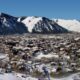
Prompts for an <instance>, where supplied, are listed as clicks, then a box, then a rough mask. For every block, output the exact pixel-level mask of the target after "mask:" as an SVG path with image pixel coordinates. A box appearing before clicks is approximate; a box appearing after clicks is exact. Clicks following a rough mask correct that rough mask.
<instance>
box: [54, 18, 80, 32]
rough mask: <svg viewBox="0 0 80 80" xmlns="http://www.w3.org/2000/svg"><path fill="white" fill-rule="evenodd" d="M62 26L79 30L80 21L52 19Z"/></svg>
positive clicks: (71, 29)
mask: <svg viewBox="0 0 80 80" xmlns="http://www.w3.org/2000/svg"><path fill="white" fill-rule="evenodd" d="M54 21H56V22H57V23H58V24H59V25H61V26H62V27H64V28H66V29H68V30H70V31H75V32H80V22H79V21H78V20H76V19H73V20H64V19H54Z"/></svg>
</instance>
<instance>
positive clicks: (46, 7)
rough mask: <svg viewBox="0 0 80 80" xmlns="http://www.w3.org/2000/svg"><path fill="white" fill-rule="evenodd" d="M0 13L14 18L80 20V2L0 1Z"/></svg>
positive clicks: (60, 0) (48, 0) (79, 0)
mask: <svg viewBox="0 0 80 80" xmlns="http://www.w3.org/2000/svg"><path fill="white" fill-rule="evenodd" d="M0 12H5V13H8V14H11V15H14V16H46V17H49V18H64V19H80V0H0Z"/></svg>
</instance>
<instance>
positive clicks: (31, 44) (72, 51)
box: [0, 33, 80, 78]
mask: <svg viewBox="0 0 80 80" xmlns="http://www.w3.org/2000/svg"><path fill="white" fill-rule="evenodd" d="M0 64H1V65H0V73H11V72H13V71H15V72H19V73H23V74H26V75H31V76H32V77H37V78H38V77H43V78H46V77H47V76H46V75H47V74H49V75H50V76H51V77H57V76H58V77H60V76H63V75H64V73H65V75H66V74H67V73H75V72H79V71H80V33H65V34H48V35H47V34H44V35H43V34H23V35H13V36H12V35H7V36H5V35H4V36H0Z"/></svg>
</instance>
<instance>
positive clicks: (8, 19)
mask: <svg viewBox="0 0 80 80" xmlns="http://www.w3.org/2000/svg"><path fill="white" fill-rule="evenodd" d="M26 32H28V30H27V27H25V25H24V24H22V23H20V22H18V21H17V17H13V16H10V15H8V14H5V13H1V14H0V34H2V35H6V34H14V33H19V34H22V33H26Z"/></svg>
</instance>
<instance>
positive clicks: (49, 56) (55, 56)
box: [36, 52, 59, 59]
mask: <svg viewBox="0 0 80 80" xmlns="http://www.w3.org/2000/svg"><path fill="white" fill-rule="evenodd" d="M43 57H45V58H52V57H54V58H59V55H57V54H54V55H52V54H47V55H45V54H43V53H42V52H41V53H40V54H39V55H38V56H37V57H36V59H41V58H43Z"/></svg>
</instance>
